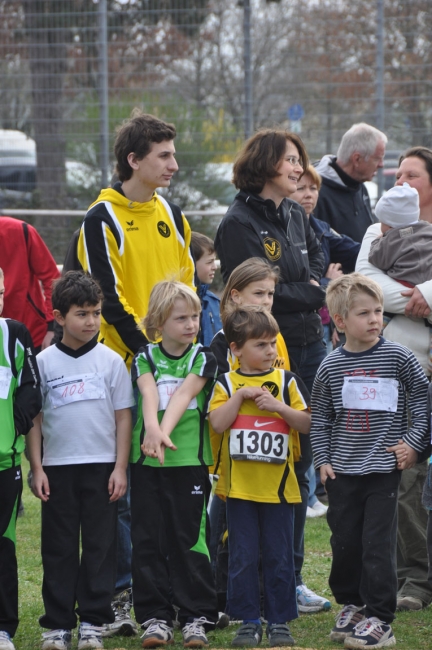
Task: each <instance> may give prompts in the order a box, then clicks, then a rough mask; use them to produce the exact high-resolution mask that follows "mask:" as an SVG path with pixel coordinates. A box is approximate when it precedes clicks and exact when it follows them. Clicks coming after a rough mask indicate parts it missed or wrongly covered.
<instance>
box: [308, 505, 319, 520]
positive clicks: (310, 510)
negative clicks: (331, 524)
mask: <svg viewBox="0 0 432 650" xmlns="http://www.w3.org/2000/svg"><path fill="white" fill-rule="evenodd" d="M314 517H319V513H318V512H317V511H316V510H314V509H313V508H311V507H310V506H308V507H307V510H306V519H313V518H314Z"/></svg>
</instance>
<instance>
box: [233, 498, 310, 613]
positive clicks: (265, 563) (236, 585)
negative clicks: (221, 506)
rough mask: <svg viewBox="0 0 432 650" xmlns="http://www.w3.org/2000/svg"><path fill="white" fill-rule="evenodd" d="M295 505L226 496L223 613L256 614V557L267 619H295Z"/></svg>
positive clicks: (257, 583) (258, 597)
mask: <svg viewBox="0 0 432 650" xmlns="http://www.w3.org/2000/svg"><path fill="white" fill-rule="evenodd" d="M293 515H294V507H293V505H292V504H290V503H258V502H256V501H244V500H242V499H232V498H228V499H227V520H228V531H229V545H230V547H229V548H230V551H229V564H228V597H227V614H229V615H230V616H231V617H232V618H234V619H240V620H254V619H259V618H260V583H259V571H258V566H259V560H260V549H261V563H262V570H263V582H264V616H265V618H266V619H267V621H268V622H269V623H270V624H272V623H286V622H287V621H291V620H293V619H294V618H297V602H296V589H295V576H294V560H293V552H292V540H293V519H294V517H293Z"/></svg>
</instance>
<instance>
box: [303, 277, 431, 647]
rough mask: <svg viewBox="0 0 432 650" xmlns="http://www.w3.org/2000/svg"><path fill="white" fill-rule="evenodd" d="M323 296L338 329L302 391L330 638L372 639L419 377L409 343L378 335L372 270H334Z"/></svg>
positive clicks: (414, 448)
mask: <svg viewBox="0 0 432 650" xmlns="http://www.w3.org/2000/svg"><path fill="white" fill-rule="evenodd" d="M327 305H328V309H329V312H330V315H331V317H332V318H333V320H334V323H335V325H336V327H337V328H338V330H339V331H340V332H343V333H344V334H345V336H346V343H345V345H343V346H342V347H340V348H337V349H336V350H334V351H333V352H332V353H331V354H330V355H329V356H327V357H326V358H325V359H324V361H323V362H322V363H321V366H320V367H319V369H318V373H317V376H316V379H315V382H314V387H313V391H312V428H311V443H312V449H313V454H314V459H315V467H317V468H319V470H320V474H321V481H322V483H323V484H324V485H325V488H326V491H327V493H328V498H329V509H328V513H327V518H328V523H329V526H330V529H331V531H332V537H331V545H332V550H333V561H332V568H331V572H330V578H329V584H330V587H331V589H332V592H333V595H334V597H335V599H336V601H337V602H338V603H340V604H341V605H343V609H342V610H341V612H340V613H339V614H338V616H337V619H336V625H335V627H334V628H333V630H332V631H331V634H330V638H331V639H332V640H333V641H339V642H342V643H344V645H345V647H346V648H382V647H387V646H391V645H395V644H396V639H395V637H394V635H393V631H392V628H391V623H392V621H393V619H394V613H395V610H396V594H397V577H396V530H397V497H398V487H399V482H400V475H401V470H403V469H405V468H408V467H411V466H412V465H413V464H414V463H415V462H416V460H417V455H418V453H420V452H422V451H423V450H424V449H425V448H426V446H427V444H428V434H427V430H428V425H427V413H426V403H427V391H428V380H427V378H426V376H425V374H424V372H423V370H422V369H421V367H420V365H419V363H418V361H417V360H416V358H415V357H414V355H413V354H412V352H411V351H410V350H408V349H407V348H406V347H404V346H402V345H399V344H398V343H394V342H392V341H387V340H385V339H384V338H383V337H382V336H381V330H382V327H383V293H382V290H381V288H380V286H379V285H378V284H377V283H376V282H375V281H374V280H371V279H370V278H367V277H364V276H362V275H360V274H359V273H352V274H351V275H344V276H342V277H340V278H338V279H337V280H334V281H333V282H331V283H330V285H329V287H328V289H327ZM408 410H409V411H410V423H408Z"/></svg>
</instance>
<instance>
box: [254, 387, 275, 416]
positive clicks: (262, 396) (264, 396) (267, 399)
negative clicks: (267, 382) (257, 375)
mask: <svg viewBox="0 0 432 650" xmlns="http://www.w3.org/2000/svg"><path fill="white" fill-rule="evenodd" d="M258 390H259V391H260V392H259V393H258V395H257V396H256V397H255V404H256V405H257V406H258V408H259V409H260V411H271V412H272V413H277V412H278V408H279V406H280V405H281V402H279V401H278V400H277V399H276V398H275V397H273V395H272V394H271V392H270V391H269V390H268V388H266V387H262V388H259V389H258Z"/></svg>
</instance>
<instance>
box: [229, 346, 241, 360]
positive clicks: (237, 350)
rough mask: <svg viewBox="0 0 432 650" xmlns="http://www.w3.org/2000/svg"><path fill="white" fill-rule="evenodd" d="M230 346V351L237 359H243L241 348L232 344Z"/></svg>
mask: <svg viewBox="0 0 432 650" xmlns="http://www.w3.org/2000/svg"><path fill="white" fill-rule="evenodd" d="M229 346H230V350H231V352H232V353H233V355H234V356H235V357H237V358H238V359H240V357H241V348H238V347H237V345H236V344H235V343H230V344H229Z"/></svg>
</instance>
